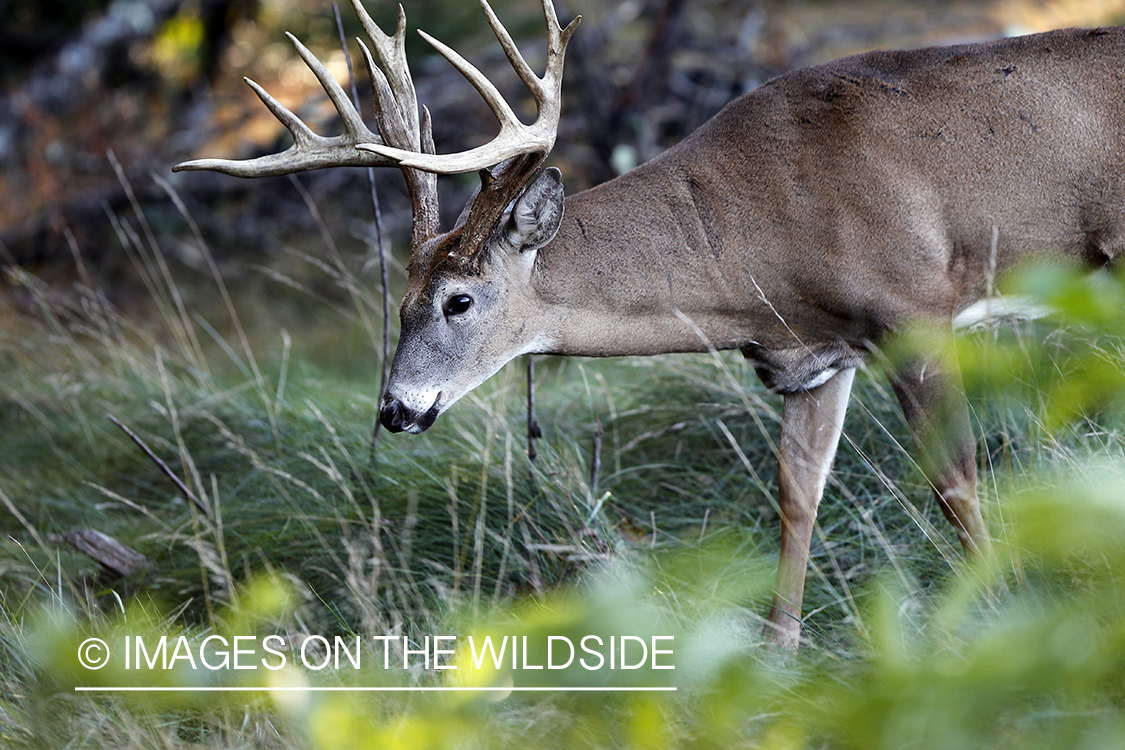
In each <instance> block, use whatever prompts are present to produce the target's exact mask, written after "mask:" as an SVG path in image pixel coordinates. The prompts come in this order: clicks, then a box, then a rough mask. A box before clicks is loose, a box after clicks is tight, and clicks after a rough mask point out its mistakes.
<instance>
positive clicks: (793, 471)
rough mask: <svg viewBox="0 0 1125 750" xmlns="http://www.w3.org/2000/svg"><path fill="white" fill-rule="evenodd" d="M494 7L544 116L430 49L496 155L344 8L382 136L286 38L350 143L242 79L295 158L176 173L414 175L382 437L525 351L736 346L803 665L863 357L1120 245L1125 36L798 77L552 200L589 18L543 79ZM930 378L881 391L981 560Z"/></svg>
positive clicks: (902, 371) (784, 628)
mask: <svg viewBox="0 0 1125 750" xmlns="http://www.w3.org/2000/svg"><path fill="white" fill-rule="evenodd" d="M480 4H481V7H482V8H483V9H484V14H485V17H486V18H487V19H488V23H489V24H490V25H491V26H492V29H493V31H494V32H495V33H496V36H497V38H498V39H499V40H500V44H501V45H502V46H503V48H504V51H505V53H506V54H507V56H508V58H509V60H510V61H511V64H512V66H513V67H514V68H515V70H516V72H517V73H518V74H519V77H520V78H521V79H522V80H523V82H524V83H525V84H526V85H527V87H528V88H529V89H530V90H531V93H532V95H533V96H534V98H535V102H536V104H537V105H538V108H539V115H538V119H536V121H535V122H534V124H532V125H525V124H523V123H522V122H521V121H520V120H519V119H518V118H517V117H516V116H515V114H514V113H513V111H512V109H511V108H510V107H509V105H508V104H507V103H506V102H505V101H504V100H503V99H502V98H501V96H500V94H499V93H498V92H497V90H496V88H495V87H494V86H493V85H492V84H491V83H490V82H489V81H488V80H487V79H486V78H485V77H484V76H483V75H482V74H481V73H480V72H479V71H478V70H477V69H476V68H474V67H473V66H472V65H471V64H469V63H468V62H466V61H465V60H464V59H463V58H462V57H461V56H460V55H458V54H457V53H456V52H454V51H453V50H451V49H449V48H448V47H446V46H445V45H443V44H441V43H440V42H438V41H436V40H434V39H432V38H430V37H429V36H426V39H427V40H428V41H430V43H431V44H433V45H434V46H435V47H436V48H437V50H438V51H439V52H440V53H441V54H443V55H444V56H445V57H446V58H448V59H449V61H450V62H451V63H452V64H453V65H454V66H456V67H457V69H458V70H460V71H461V72H462V73H463V74H464V75H465V77H466V78H467V79H468V80H469V81H470V82H471V83H472V84H473V86H475V87H476V88H477V89H478V90H479V91H480V93H481V95H482V96H483V97H484V99H485V101H486V102H487V103H488V106H489V107H491V109H492V111H493V112H494V113H495V114H496V116H497V118H498V119H499V121H500V133H499V135H498V136H497V137H496V139H495V140H493V141H492V142H490V143H488V144H486V145H484V146H481V147H479V148H474V149H472V150H470V151H465V152H462V153H457V154H449V155H435V154H434V150H435V149H434V146H433V140H432V137H431V133H430V120H429V113H428V111H427V110H426V109H425V108H422V109H421V110H419V107H418V104H417V102H416V100H415V93H414V86H413V83H412V81H411V78H410V74H409V72H408V70H407V65H406V59H405V53H404V46H403V45H404V37H405V30H404V27H405V18H404V15H403V13H402V11H401V9H400V13H399V26H398V30H397V32H396V33H395V34H394V36H386V35H385V34H383V33H382V32H381V31H380V30H379V29H378V28H377V27H376V26H375V24H374V23H373V22H372V21H371V19H370V18H369V16H368V15H367V13H366V12H365V11H364V9H363V7H362V6H361V5H360V4H359V0H352V5H353V6H354V8H355V11H356V13H357V14H358V15H359V18H360V20H361V21H362V23H363V26H364V29H365V31H366V33H367V35H368V37H369V38H370V40H371V42H372V45H373V49H372V50H368V48H367V47H366V46H363V53H364V55H365V57H366V60H367V66H368V70H369V72H370V76H371V81H372V87H373V91H374V99H375V123H376V130H377V132H373V131H371V130H369V129H368V128H367V127H366V126H365V125H364V123H363V121H362V119H361V118H360V115H359V114H358V113H357V111H356V109H355V108H354V106H353V105H352V103H351V102H350V101H349V99H348V97H347V96H346V95H345V94H344V92H343V90H342V89H341V87H340V86H339V85H338V84H337V82H336V81H335V80H334V79H333V78H332V77H331V76H330V75H329V73H328V71H327V70H326V69H325V67H324V66H323V65H322V64H321V63H320V62H319V61H317V60H316V58H315V57H314V56H313V55H312V54H311V53H310V52H309V51H308V50H307V49H306V48H305V47H304V46H303V45H301V43H300V42H298V41H297V40H296V39H292V37H290V38H291V39H292V41H293V43H294V45H295V46H296V48H297V51H298V53H300V55H301V57H303V58H304V60H305V62H306V63H307V64H308V66H309V67H310V68H311V69H312V71H313V73H315V74H316V76H317V78H318V79H319V80H320V83H321V84H322V85H323V87H324V89H325V91H326V92H327V93H328V95H329V97H331V99H332V101H333V103H334V104H335V106H336V109H337V110H338V111H339V113H340V117H341V119H342V120H343V126H344V132H343V134H342V135H339V136H335V137H323V136H320V135H317V134H314V133H313V132H312V131H311V130H309V128H308V127H307V126H305V125H304V124H303V123H302V122H301V121H300V120H299V119H298V118H297V117H296V116H294V115H293V114H292V113H291V112H290V111H289V110H287V109H285V108H284V107H283V106H281V105H280V104H279V103H278V102H277V101H275V100H274V99H273V98H272V97H270V96H269V94H267V93H266V92H265V91H263V90H262V89H261V88H260V87H259V86H257V84H254V83H253V82H250V85H251V86H252V87H253V88H254V90H255V91H256V92H257V93H258V96H260V97H261V99H262V101H263V102H265V104H266V106H267V107H269V109H270V110H271V111H272V112H273V113H274V114H275V115H276V116H277V118H278V119H279V120H281V122H283V123H284V124H285V126H286V127H287V128H288V129H289V131H290V132H291V133H292V134H293V139H294V144H293V146H292V147H291V148H289V149H288V150H287V151H285V152H283V153H281V154H275V155H272V156H265V157H261V158H257V159H250V160H246V161H228V160H215V159H204V160H198V161H191V162H187V163H184V164H180V165H179V166H178V167H177V169H211V170H217V171H220V172H225V173H227V174H231V175H237V176H241V177H256V176H262V175H276V174H285V173H290V172H297V171H300V170H306V169H318V168H321V167H330V166H394V167H398V168H400V169H402V172H403V174H404V175H405V177H406V182H407V186H408V188H409V191H410V194H411V199H412V202H413V209H414V228H413V248H412V254H411V258H410V262H409V264H408V272H409V285H408V288H407V291H406V296H405V298H404V299H403V302H402V309H401V319H402V333H401V339H400V341H399V344H398V350H397V352H396V354H395V358H394V364H393V367H392V371H391V376H390V381H389V384H388V386H387V391H386V393H385V394H383V401H382V408H381V415H380V418H381V420H382V423H383V424H384V425H385V426H386V427H387V428H388V429H390V430H393V431H403V430H404V431H407V432H415V433H417V432H422V431H423V430H425V429H426V428H428V427H429V426H430V425H431V424H433V422H434V420H435V419H436V418H437V416H438V415H439V414H441V413H442V412H443V411H445V410H446V409H448V408H449V407H450V406H451V405H452V404H453V403H454V402H455V401H457V399H459V398H461V396H463V395H465V393H466V392H467V391H469V390H470V389H472V388H474V387H475V386H477V385H478V384H480V383H481V382H483V381H484V380H485V379H486V378H488V377H489V376H490V375H492V374H493V373H495V372H496V371H497V370H498V369H499V368H500V367H501V366H503V365H504V364H505V363H506V362H508V361H509V360H511V359H512V358H514V357H517V356H519V355H521V354H526V353H532V352H534V353H544V354H569V355H582V356H594V357H603V356H618V355H639V354H658V353H663V352H699V351H708V350H710V349H712V348H714V349H739V350H741V351H742V353H743V354H744V355H745V356H746V357H748V358H749V359H750V360H752V362H753V365H754V367H755V368H756V370H757V372H758V374H759V375H760V376H761V379H762V381H763V382H764V383H765V384H766V385H767V386H768V387H769V388H771V389H772V390H774V391H776V392H778V393H781V394H783V395H784V410H783V411H784V418H783V422H782V427H781V441H780V444H779V446H780V447H779V455H778V464H779V468H778V475H779V478H778V483H779V493H780V497H779V503H780V508H781V515H782V519H781V520H782V526H783V529H782V544H781V560H780V564H779V571H778V581H777V588H776V593H775V597H774V602H773V609H772V611H771V613H770V616H769V624H770V627H769V628H767V632H768V634H769V636H770V638H771V639H772V640H774V641H776V642H777V643H779V644H781V645H784V646H787V647H790V648H795V647H796V645H797V642H798V639H799V634H800V627H801V620H800V617H801V597H802V591H803V588H804V579H805V570H806V567H807V562H808V549H809V540H810V535H811V533H812V528H813V523H814V520H815V516H816V510H817V505H818V503H819V502H820V498H821V494H822V492H823V489H824V484H825V480H826V477H827V474H828V471H829V469H830V467H831V464H832V460H833V456H834V454H835V451H836V445H837V442H838V439H839V436H840V428H841V422H842V420H843V418H844V410H845V406H846V404H847V401H848V395H849V391H850V389H851V385H852V378H853V375H854V373H855V368H856V367H858V366H861V365H862V364H863V363H864V362H865V361H866V360H867V359H868V358H869V356H870V355H871V354H872V353H873V352H874V351H875V350H876V348H877V347H878V346H879V345H880V343H881V342H883V341H885V340H886V338H887V336H888V335H889V334H892V333H894V332H895V331H897V330H900V329H902V328H903V327H904V326H906V325H907V324H908V323H911V322H912V321H923V322H930V323H936V324H939V325H942V326H950V325H952V324H953V322H954V319H955V318H958V316H959V315H962V314H966V312H967V311H968V314H971V309H977V308H976V307H974V305H975V304H976V303H978V302H979V301H981V300H982V298H983V297H985V296H986V295H987V294H988V293H989V292H990V286H991V279H992V278H993V277H994V275H995V274H997V273H1000V272H1003V271H1004V269H1006V268H1008V267H1010V266H1011V265H1012V264H1013V262H1014V261H1016V260H1017V259H1018V258H1020V257H1021V256H1026V255H1028V254H1032V253H1039V252H1051V253H1055V254H1060V255H1062V256H1067V257H1070V258H1072V259H1073V260H1074V261H1076V262H1081V263H1086V264H1091V265H1095V266H1097V265H1104V264H1108V263H1111V262H1113V261H1115V260H1116V259H1117V258H1118V257H1119V256H1120V253H1121V248H1122V244H1123V241H1125V234H1123V231H1125V168H1123V166H1122V165H1125V31H1122V30H1121V29H1098V30H1078V29H1069V30H1063V31H1052V32H1048V33H1045V34H1036V35H1034V36H1025V37H1019V38H1012V39H1004V40H1001V41H997V42H991V43H986V44H968V45H961V46H956V47H937V48H931V49H921V50H914V51H909V52H872V53H869V54H863V55H857V56H854V57H849V58H846V59H843V60H838V61H836V62H832V63H828V64H826V65H819V66H816V67H812V68H807V69H805V70H798V71H796V72H793V73H788V74H786V75H782V76H780V77H778V78H775V79H773V80H771V81H769V82H767V83H765V84H764V85H762V86H761V87H759V88H758V89H756V90H754V91H751V92H750V93H748V94H746V95H744V96H741V97H739V98H738V99H735V100H734V101H732V102H731V103H730V104H729V105H727V107H726V108H725V109H724V110H723V111H722V112H720V113H719V114H718V115H716V116H715V117H714V118H713V119H712V120H711V121H710V122H708V123H706V124H705V125H704V126H703V127H701V128H700V129H699V130H698V131H696V132H695V133H694V134H692V135H691V136H690V137H688V138H686V139H685V140H684V141H683V142H681V143H680V144H679V145H677V146H676V147H674V148H672V149H669V150H668V151H667V152H665V153H664V154H662V155H661V156H659V157H657V158H656V159H653V160H652V161H650V162H648V163H647V164H644V165H643V166H641V167H638V168H637V169H635V170H633V171H631V172H629V173H627V174H625V175H622V176H621V177H618V178H617V179H614V180H612V181H610V182H608V183H605V184H603V185H600V186H599V187H596V188H594V189H592V190H588V191H586V192H584V193H580V194H578V195H574V196H571V197H570V198H567V199H566V200H565V201H564V199H563V187H562V183H561V180H560V175H559V172H558V170H556V169H552V168H544V162H545V160H546V157H547V154H548V152H549V151H550V149H551V147H552V145H553V143H554V140H555V132H556V129H557V126H558V120H559V98H560V90H561V80H562V68H563V54H564V51H565V49H566V45H567V41H568V39H569V38H570V35H571V34H572V33H573V31H574V29H575V26H576V25H577V19H576V20H575V22H574V23H571V24H570V25H569V26H568V27H567V28H565V29H563V28H561V27H560V25H559V23H558V20H557V19H556V16H555V12H554V9H553V8H552V5H551V0H543V9H544V12H545V14H546V18H547V36H548V48H547V65H546V73H545V74H544V75H543V76H542V77H539V76H537V75H536V74H535V73H534V72H533V71H532V70H531V68H530V67H529V66H528V64H527V63H526V62H525V61H524V59H523V57H522V56H521V55H520V53H519V51H518V50H517V49H516V46H515V45H514V44H513V42H512V39H511V37H510V36H509V35H508V33H507V32H506V31H505V29H504V27H503V26H502V25H501V24H500V22H499V21H498V20H497V18H496V16H495V15H494V14H493V12H492V10H491V8H489V6H488V4H487V3H486V2H485V0H480ZM362 45H363V43H362V42H361V46H362ZM497 165H499V166H497ZM490 169H491V171H490ZM478 170H479V171H480V174H481V178H482V184H481V188H480V191H479V192H478V193H477V194H476V195H475V196H474V198H473V200H472V201H471V203H470V205H469V206H468V207H467V208H466V210H465V211H464V212H463V213H462V214H461V219H460V220H459V221H458V223H457V226H455V227H454V228H453V229H452V230H451V231H448V232H443V231H441V229H440V227H439V221H438V207H437V189H436V177H435V175H436V174H448V173H459V172H470V171H478ZM977 307H979V306H977ZM941 367H942V365H941V363H940V362H939V361H938V358H937V357H936V356H935V357H929V356H927V355H926V354H924V353H923V354H919V355H917V356H916V357H915V358H914V359H913V360H912V361H908V362H902V363H899V364H898V365H897V366H896V368H895V371H894V372H893V373H892V374H891V380H892V383H893V386H894V390H895V392H896V394H897V395H898V398H899V401H900V402H901V405H902V408H903V409H904V411H905V413H906V417H907V420H908V422H909V424H910V426H911V429H912V431H913V432H914V435H915V438H916V441H917V442H918V444H919V445H920V447H921V448H922V451H923V453H924V455H925V457H926V458H925V460H924V461H923V464H922V465H923V467H924V469H925V470H926V472H927V475H928V478H929V480H930V481H931V483H932V484H933V486H934V488H935V490H936V493H937V497H938V499H939V501H940V503H941V507H942V509H943V510H944V511H945V515H946V516H947V517H948V518H949V520H950V521H951V522H952V523H953V525H954V526H955V527H956V530H957V534H958V536H959V537H960V539H961V543H962V545H963V546H964V547H965V549H966V551H967V552H969V553H984V552H986V551H987V550H988V548H989V534H988V530H987V528H986V526H985V523H984V521H983V520H982V518H981V513H980V509H979V506H978V502H977V496H976V467H975V460H974V453H975V449H974V440H973V436H972V432H971V429H970V425H969V419H968V414H967V408H966V405H965V402H964V398H963V396H961V395H960V393H959V375H958V373H957V372H956V371H951V369H950V368H948V367H946V368H945V369H944V371H942V369H941Z"/></svg>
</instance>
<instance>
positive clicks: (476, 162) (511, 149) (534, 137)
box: [358, 0, 582, 174]
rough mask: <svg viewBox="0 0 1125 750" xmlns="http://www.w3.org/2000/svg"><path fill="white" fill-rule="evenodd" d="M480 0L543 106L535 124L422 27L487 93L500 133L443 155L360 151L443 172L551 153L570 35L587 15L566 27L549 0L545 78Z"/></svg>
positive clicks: (381, 148) (370, 147)
mask: <svg viewBox="0 0 1125 750" xmlns="http://www.w3.org/2000/svg"><path fill="white" fill-rule="evenodd" d="M478 1H479V2H480V7H481V10H483V11H484V15H485V18H487V19H488V25H489V26H491V27H492V31H493V33H494V34H496V38H497V40H499V42H500V46H501V47H502V48H503V49H504V54H505V55H507V57H508V61H509V62H510V63H511V64H512V67H513V68H514V69H515V71H516V74H517V75H519V77H520V79H521V80H522V81H523V82H524V84H525V85H526V86H527V87H528V89H529V90H530V91H531V94H532V96H533V97H534V99H535V104H536V107H537V108H538V110H539V114H538V117H537V118H536V120H535V122H534V123H533V124H531V125H524V124H523V123H522V122H521V121H520V120H519V118H518V117H516V115H515V113H514V112H513V111H512V108H511V107H510V106H508V103H507V102H506V101H505V100H504V97H503V96H501V94H500V92H499V91H498V90H497V88H496V87H495V86H494V85H493V84H492V82H491V81H489V80H488V79H487V78H486V77H485V76H484V74H483V73H481V72H480V71H479V70H478V69H477V68H476V67H475V66H473V64H472V63H470V62H469V61H468V60H466V59H465V58H463V57H462V56H461V55H459V54H458V53H457V52H456V51H454V50H453V49H451V48H450V47H447V46H446V45H445V44H443V43H441V42H439V41H438V40H437V39H434V38H433V37H432V36H430V35H429V34H427V33H426V32H424V31H419V32H418V33H419V34H421V35H422V37H423V38H424V39H425V40H426V41H427V42H429V43H430V44H431V45H432V46H433V47H434V49H436V50H437V51H438V52H440V53H441V55H442V56H443V57H444V58H445V59H447V60H449V62H450V63H451V64H452V65H453V66H454V67H455V68H457V70H459V71H460V72H461V74H462V75H464V76H465V78H467V79H468V81H469V83H471V84H472V85H473V86H474V87H475V88H476V90H477V91H479V92H480V95H481V96H482V97H484V101H485V102H486V103H487V104H488V106H489V108H490V109H491V110H492V112H493V114H495V115H496V119H497V120H499V121H500V133H499V135H497V136H496V138H494V139H493V140H492V141H490V142H489V143H486V144H485V145H483V146H479V147H477V148H474V149H470V150H468V151H462V152H460V153H457V154H441V155H438V156H435V155H430V154H419V153H417V152H416V151H406V150H400V149H396V148H392V147H388V146H385V145H379V144H375V143H362V144H359V145H358V149H359V150H361V151H366V152H369V153H373V154H377V155H382V156H385V157H387V158H390V159H393V160H395V161H396V162H397V163H398V164H401V165H402V166H405V167H414V168H416V169H422V170H425V171H427V172H435V173H438V174H457V173H461V172H475V171H477V170H480V169H485V168H487V167H490V166H493V165H495V164H499V163H500V162H502V161H505V160H506V159H510V158H512V157H513V156H518V155H520V154H528V153H533V152H541V153H542V154H543V155H546V154H547V153H548V152H550V150H551V147H552V146H554V144H555V134H556V133H557V132H558V127H559V113H560V110H561V107H560V99H561V95H562V71H563V57H564V56H565V54H566V45H567V42H569V41H570V37H571V35H572V34H573V33H574V30H575V29H576V28H577V27H578V22H579V21H581V20H582V17H581V16H578V17H576V18H575V19H574V20H573V21H571V23H570V25H568V26H567V27H566V28H565V29H564V28H562V27H561V26H560V25H559V19H558V16H556V15H555V8H554V6H553V5H552V4H551V0H543V14H544V16H546V19H547V69H546V72H545V73H544V74H543V77H542V78H540V77H539V76H537V75H535V72H534V71H532V69H531V66H530V65H528V64H527V61H526V60H525V59H524V57H523V55H521V54H520V51H519V49H517V48H516V44H515V42H513V41H512V37H511V35H510V34H508V31H507V29H505V28H504V26H503V24H501V23H500V19H498V18H497V17H496V14H495V13H494V12H493V10H492V7H491V6H490V5H489V4H488V2H487V0H478Z"/></svg>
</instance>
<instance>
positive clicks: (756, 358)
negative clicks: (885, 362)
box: [742, 342, 864, 395]
mask: <svg viewBox="0 0 1125 750" xmlns="http://www.w3.org/2000/svg"><path fill="white" fill-rule="evenodd" d="M742 355H743V356H744V357H746V359H748V360H749V361H750V364H751V366H753V368H754V371H755V372H756V373H758V378H759V379H761V381H762V384H763V385H765V386H766V388H769V389H770V390H771V391H773V392H774V393H780V394H782V395H784V394H788V393H800V392H801V391H807V390H811V389H813V388H816V387H817V386H819V385H823V384H824V383H826V382H828V379H829V378H831V377H832V376H833V375H835V374H836V373H837V372H839V371H840V370H846V369H848V368H850V367H858V366H859V365H861V364H863V361H864V356H863V354H862V353H861V352H860V351H857V350H856V349H854V348H852V347H851V346H849V345H848V344H845V343H843V342H837V343H831V344H810V345H808V346H804V347H799V348H793V349H767V348H765V347H764V346H760V345H758V344H750V345H748V346H745V347H742Z"/></svg>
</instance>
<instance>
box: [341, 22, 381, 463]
mask: <svg viewBox="0 0 1125 750" xmlns="http://www.w3.org/2000/svg"><path fill="white" fill-rule="evenodd" d="M332 14H333V15H334V16H335V17H336V32H337V33H338V34H339V35H340V49H342V50H343V51H344V61H345V62H346V63H347V64H348V84H349V86H350V87H351V90H352V102H353V103H354V104H355V108H356V111H357V112H358V111H359V91H358V90H357V88H356V85H355V72H354V70H353V69H352V56H351V53H349V52H348V42H347V40H346V39H345V37H344V23H343V21H341V20H340V6H339V5H338V4H337V3H332ZM367 184H368V186H369V187H370V188H371V208H372V210H373V211H374V212H375V245H376V246H377V247H378V248H379V277H380V284H382V286H383V356H382V365H381V368H380V372H379V395H380V396H382V394H383V391H385V390H386V389H387V367H388V365H389V364H390V359H391V290H390V288H389V283H388V278H387V243H386V240H385V238H384V236H383V211H382V208H381V207H380V205H379V191H378V190H376V189H375V170H374V169H373V168H372V167H368V168H367ZM381 427H382V425H381V424H380V423H379V419H378V417H376V418H375V426H374V427H373V428H372V430H371V462H372V463H374V462H375V457H376V455H377V454H378V452H379V435H380V432H381Z"/></svg>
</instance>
